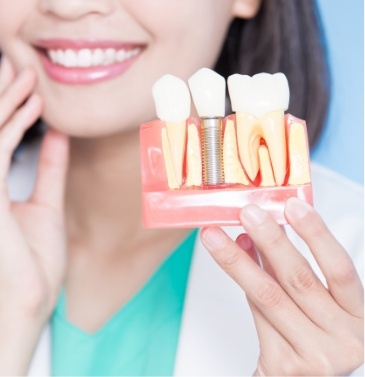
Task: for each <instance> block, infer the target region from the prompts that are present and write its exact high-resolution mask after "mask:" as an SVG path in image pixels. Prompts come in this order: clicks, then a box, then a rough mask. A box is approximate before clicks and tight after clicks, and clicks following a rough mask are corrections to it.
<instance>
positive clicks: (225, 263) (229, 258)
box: [221, 250, 240, 270]
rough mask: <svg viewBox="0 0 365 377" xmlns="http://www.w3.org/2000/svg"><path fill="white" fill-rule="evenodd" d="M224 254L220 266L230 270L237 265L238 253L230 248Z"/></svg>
mask: <svg viewBox="0 0 365 377" xmlns="http://www.w3.org/2000/svg"><path fill="white" fill-rule="evenodd" d="M224 254H225V255H224V256H223V259H222V262H221V264H222V267H223V269H225V270H232V269H233V268H234V267H235V266H236V265H237V262H238V260H239V258H240V255H239V253H238V252H235V251H231V250H228V251H226V252H225V253H224Z"/></svg>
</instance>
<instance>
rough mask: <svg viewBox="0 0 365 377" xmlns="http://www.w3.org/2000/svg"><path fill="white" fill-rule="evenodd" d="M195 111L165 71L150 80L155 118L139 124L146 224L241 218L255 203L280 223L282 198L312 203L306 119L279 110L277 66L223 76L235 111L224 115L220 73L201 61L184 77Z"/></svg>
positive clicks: (285, 92) (282, 87) (223, 222)
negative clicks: (271, 70)
mask: <svg viewBox="0 0 365 377" xmlns="http://www.w3.org/2000/svg"><path fill="white" fill-rule="evenodd" d="M189 87H190V91H191V93H192V97H193V99H194V103H195V107H196V109H197V112H198V114H199V118H192V117H189V114H190V95H189V89H188V88H187V86H186V84H185V83H184V82H183V81H182V80H180V79H178V78H176V77H173V76H171V75H166V76H163V77H162V78H161V79H160V80H159V81H157V82H156V84H155V86H154V87H153V96H154V99H155V103H156V112H157V115H158V117H159V118H160V119H158V120H154V121H152V122H150V123H146V124H142V125H141V129H140V145H141V169H142V208H143V223H144V226H145V227H146V228H171V227H186V228H192V227H201V226H230V225H232V226H233V225H240V221H239V213H240V210H241V208H242V207H244V206H245V205H247V204H252V203H253V204H256V205H259V206H260V207H262V208H263V209H265V210H266V211H268V212H269V214H270V215H271V216H272V217H273V218H274V219H275V220H276V221H277V222H278V223H279V224H286V219H285V216H284V208H285V203H286V201H287V199H288V198H290V197H297V198H300V199H302V200H305V201H307V202H308V203H310V204H312V202H313V197H312V185H311V178H310V164H309V148H308V140H307V133H306V132H307V131H306V124H305V121H303V120H301V119H298V118H295V117H294V116H292V115H289V114H286V115H285V114H284V111H285V110H286V109H287V107H288V103H289V88H288V82H287V80H286V77H285V76H284V75H283V74H282V73H277V74H274V75H269V74H267V73H262V74H259V75H255V76H253V77H249V76H243V75H233V76H231V77H230V78H229V79H228V87H229V93H230V97H231V101H232V108H233V110H234V111H235V114H231V115H229V116H227V117H226V118H224V115H225V80H224V78H223V77H221V76H219V75H218V74H216V73H215V72H213V71H211V70H209V69H206V68H203V69H201V70H199V71H198V72H197V73H196V74H194V75H193V76H192V77H191V78H190V79H189Z"/></svg>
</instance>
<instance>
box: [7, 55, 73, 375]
mask: <svg viewBox="0 0 365 377" xmlns="http://www.w3.org/2000/svg"><path fill="white" fill-rule="evenodd" d="M35 85H36V76H35V73H34V72H33V70H31V69H25V70H23V71H21V72H20V73H19V74H18V75H17V76H16V75H15V72H14V69H13V67H12V66H11V63H10V62H9V60H8V59H6V58H4V57H3V59H2V60H1V69H0V224H1V226H0V230H1V232H0V266H1V269H0V287H1V292H0V349H1V352H0V374H1V375H8V374H16V375H23V374H25V373H26V370H27V368H28V365H29V362H30V359H31V356H32V353H33V350H34V347H35V345H36V343H37V340H38V337H39V334H40V331H41V330H42V327H43V326H44V324H45V322H46V321H47V319H48V318H49V315H50V313H51V311H52V310H53V307H54V305H55V302H56V299H57V296H58V292H59V288H60V285H61V282H62V279H63V275H64V270H65V262H66V260H65V256H66V253H65V252H66V243H65V234H64V226H63V192H64V182H65V175H66V174H65V173H66V166H67V155H68V152H67V149H68V142H67V138H66V137H65V136H64V135H62V134H60V133H58V132H55V131H48V134H47V135H46V137H45V140H44V143H43V147H42V150H41V154H40V160H39V172H38V178H37V182H36V185H35V189H34V193H33V195H32V197H31V198H30V199H29V200H28V201H27V202H24V203H12V202H11V201H10V199H9V197H8V192H7V182H6V181H7V175H8V170H9V166H10V163H11V160H12V156H13V153H14V150H15V148H16V147H17V145H18V144H19V142H20V140H21V139H22V137H23V135H24V133H25V131H26V130H27V128H28V127H30V126H31V125H32V124H33V123H34V122H35V121H36V119H37V118H38V117H39V116H40V113H41V108H42V101H41V99H40V97H39V96H38V95H36V94H32V92H33V90H34V87H35ZM24 101H26V102H25V103H24V104H23V102H24ZM4 308H6V310H4ZM14 368H15V369H14Z"/></svg>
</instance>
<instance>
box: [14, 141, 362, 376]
mask: <svg viewBox="0 0 365 377" xmlns="http://www.w3.org/2000/svg"><path fill="white" fill-rule="evenodd" d="M36 151H37V148H36V147H33V148H27V150H25V151H23V152H22V153H21V154H20V155H19V156H18V158H17V161H16V162H15V164H14V165H13V167H12V170H11V172H10V175H9V191H10V194H11V197H12V198H13V199H17V200H22V199H25V198H27V197H28V196H29V194H30V192H31V190H32V185H33V182H34V177H35V169H36V160H37V152H36ZM312 179H313V186H314V200H315V207H316V209H317V210H318V211H319V212H320V214H321V215H322V216H323V218H324V220H325V221H326V223H327V224H328V226H329V227H330V229H331V230H332V232H333V233H334V234H335V235H336V237H337V239H338V240H339V241H340V242H341V243H342V244H343V245H344V246H345V248H346V249H347V250H348V251H349V252H350V253H351V257H352V258H353V260H354V262H355V265H356V267H357V268H358V271H359V273H360V276H363V250H364V247H363V241H364V239H363V235H364V220H363V208H364V205H363V188H362V187H361V186H359V185H356V184H354V183H353V182H351V181H349V180H347V179H345V178H343V177H341V176H339V175H338V174H336V173H334V172H331V171H329V170H328V169H326V168H323V167H321V166H318V165H316V164H313V165H312ZM227 230H228V232H229V233H230V234H231V235H232V237H235V236H236V235H237V234H239V233H240V231H241V230H240V228H230V229H227ZM286 230H287V233H288V235H289V236H290V238H291V239H292V241H293V242H294V244H295V245H296V246H297V247H298V249H299V250H301V252H302V253H303V254H304V255H305V256H306V257H307V258H308V259H309V261H310V262H311V264H312V266H313V268H314V270H315V271H316V272H317V273H318V274H319V276H320V277H321V278H322V279H323V276H322V275H321V273H320V271H319V269H318V267H317V266H316V264H315V262H314V259H313V258H312V256H311V254H310V252H309V250H308V248H307V247H306V245H305V244H304V243H303V241H301V240H300V239H299V237H298V236H296V234H295V233H294V232H293V231H292V230H291V229H290V228H287V229H286ZM330 252H331V250H328V253H330ZM50 335H51V330H50V327H49V326H47V327H46V328H45V330H44V332H43V335H42V337H41V339H40V341H39V344H38V347H37V349H36V352H35V354H34V358H33V362H32V365H31V368H30V372H29V373H30V375H38V376H47V375H50ZM258 355H259V347H258V339H257V335H256V331H255V327H254V322H253V319H252V316H251V313H250V310H249V307H248V304H247V301H246V299H245V296H244V293H243V292H242V290H241V289H240V288H239V287H238V286H237V285H236V284H235V283H234V282H233V281H232V280H231V279H230V278H229V277H228V276H227V275H226V274H225V273H224V272H223V271H222V270H221V269H220V268H219V267H218V266H217V265H216V263H215V262H214V261H213V259H212V258H211V257H210V255H209V254H208V252H206V251H205V250H204V248H203V247H202V245H201V243H200V242H199V240H197V243H196V246H195V252H194V256H193V260H192V266H191V273H190V277H189V281H188V288H187V294H186V302H185V307H184V312H183V319H182V325H181V334H180V338H179V344H178V350H177V356H176V365H175V373H174V374H175V375H178V376H179V375H180V376H189V375H195V376H196V375H200V376H203V375H216V376H218V375H219V376H224V375H240V376H251V375H252V372H253V371H254V370H255V367H256V362H257V359H258ZM353 375H358V376H363V375H364V371H363V369H362V368H360V369H359V370H357V371H356V372H355V373H354V374H353Z"/></svg>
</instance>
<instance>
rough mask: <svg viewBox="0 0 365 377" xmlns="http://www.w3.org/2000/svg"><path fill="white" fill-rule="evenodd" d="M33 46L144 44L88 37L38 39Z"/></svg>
mask: <svg viewBox="0 0 365 377" xmlns="http://www.w3.org/2000/svg"><path fill="white" fill-rule="evenodd" d="M34 45H35V47H37V48H41V49H47V50H57V49H73V50H81V49H83V48H87V49H97V48H102V49H105V48H114V49H132V48H137V47H140V48H142V47H144V46H145V45H146V44H145V43H142V42H122V41H115V40H90V39H62V38H54V39H40V40H38V41H37V42H36V43H35V44H34Z"/></svg>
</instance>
